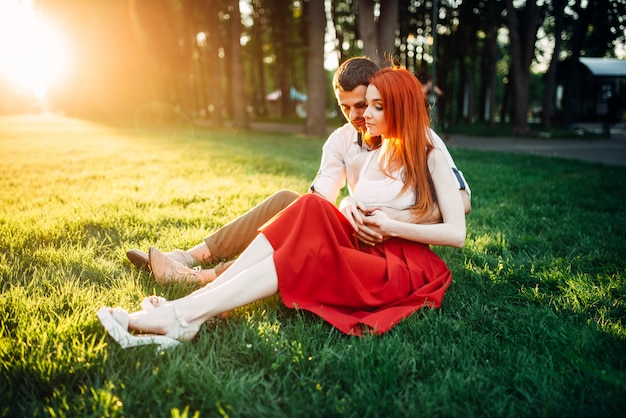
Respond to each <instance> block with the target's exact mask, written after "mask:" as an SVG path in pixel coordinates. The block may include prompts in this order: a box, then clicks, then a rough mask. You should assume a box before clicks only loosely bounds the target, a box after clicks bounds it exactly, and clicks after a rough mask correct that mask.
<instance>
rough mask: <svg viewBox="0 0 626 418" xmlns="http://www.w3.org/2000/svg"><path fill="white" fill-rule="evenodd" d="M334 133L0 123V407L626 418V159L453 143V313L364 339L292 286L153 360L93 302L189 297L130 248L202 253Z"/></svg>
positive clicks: (293, 178) (435, 313)
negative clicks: (467, 200)
mask: <svg viewBox="0 0 626 418" xmlns="http://www.w3.org/2000/svg"><path fill="white" fill-rule="evenodd" d="M322 143H323V139H322V138H319V139H307V138H302V137H297V136H291V135H278V134H267V133H258V132H256V133H238V132H234V131H226V130H221V131H210V130H206V129H205V130H200V129H198V128H193V127H191V126H189V125H184V124H181V125H178V126H175V127H172V128H169V129H167V128H163V127H161V128H159V129H150V128H149V127H148V126H146V125H145V124H143V123H141V124H137V126H133V127H124V126H119V125H118V126H111V125H108V126H107V125H99V124H95V123H90V122H86V121H80V120H72V119H64V118H54V117H47V118H38V117H27V116H20V117H3V118H0V150H1V153H0V185H1V186H0V201H1V202H2V205H1V206H0V280H1V282H0V286H1V288H0V289H1V293H0V320H1V324H0V416H7V417H14V416H54V417H60V416H94V417H96V416H111V417H143V416H194V415H195V416H201V417H216V416H230V417H257V416H272V417H298V416H301V417H310V416H319V417H326V416H349V417H375V416H392V417H417V416H429V417H430V416H442V417H457V416H458V417H491V416H498V417H537V416H547V417H553V416H580V417H589V416H597V417H607V416H609V417H610V416H615V417H617V416H622V414H623V411H624V410H625V409H626V328H625V323H624V321H625V314H626V284H625V282H624V280H625V276H626V262H625V261H624V259H625V256H626V244H625V243H624V237H626V209H625V206H624V200H625V198H626V183H625V182H624V181H623V179H624V178H626V169H624V168H620V167H609V166H603V165H598V164H588V163H583V162H575V161H568V160H559V159H547V158H541V157H535V156H525V155H507V154H494V153H484V152H478V151H469V150H457V149H454V150H452V153H453V156H454V157H455V160H456V162H457V164H458V165H459V166H460V167H461V168H462V169H463V171H464V173H465V175H466V178H467V179H468V181H469V182H470V183H471V186H472V191H473V199H472V201H473V207H474V210H473V212H472V213H471V214H470V215H469V216H468V218H467V219H468V238H467V243H466V246H465V247H464V248H463V249H451V248H435V250H436V251H437V252H438V253H439V254H441V256H442V257H443V258H444V259H445V260H446V262H447V263H448V265H449V266H450V268H451V270H452V272H453V276H454V281H453V284H452V286H451V287H450V289H449V291H448V293H447V294H446V297H445V299H444V302H443V305H442V307H441V308H440V309H438V310H424V311H421V312H418V313H416V314H414V315H413V316H411V317H410V318H409V319H407V320H405V321H403V322H402V323H400V324H399V325H398V326H397V327H395V328H394V329H393V330H392V331H390V332H389V333H387V334H385V335H383V336H371V337H366V338H356V337H348V336H345V335H343V334H341V333H340V332H338V331H336V330H334V329H333V328H331V327H330V326H329V325H327V324H326V323H324V322H323V321H322V320H320V319H319V318H317V317H314V316H313V315H310V314H308V313H304V312H296V311H292V310H289V309H286V308H284V307H282V306H281V304H280V302H279V300H278V298H277V297H273V298H270V299H267V300H264V301H261V302H257V303H255V304H253V305H251V306H249V307H246V308H242V309H239V310H237V311H235V312H234V313H233V315H232V316H231V317H230V318H229V319H227V320H215V321H212V322H210V323H208V324H207V325H206V326H205V327H204V328H203V329H202V331H201V332H200V334H199V335H198V337H197V338H196V339H195V340H194V341H192V342H189V343H185V344H182V345H181V346H179V347H178V348H176V349H175V350H172V351H170V352H164V353H160V354H158V355H155V353H154V351H153V349H152V348H149V347H140V348H136V349H131V350H126V351H125V350H122V349H121V348H120V347H119V346H117V345H116V344H115V343H114V342H113V341H112V340H111V339H110V338H108V337H107V336H106V334H105V331H104V330H103V328H102V327H101V326H100V325H99V323H98V322H97V319H96V316H95V312H96V310H97V309H98V308H99V307H101V306H102V305H113V306H116V305H120V306H124V307H126V308H128V309H138V305H139V302H140V301H141V300H142V298H143V297H144V296H146V295H149V294H152V293H156V294H162V295H164V296H165V297H167V298H175V297H179V296H182V295H184V294H186V293H188V292H189V291H190V290H191V289H192V287H190V286H184V285H178V286H173V285H170V286H160V285H157V284H156V283H155V282H154V281H153V280H152V279H151V278H150V276H149V274H148V273H146V272H140V271H137V270H135V269H134V268H132V267H131V266H130V264H129V263H128V261H127V260H126V258H125V255H124V253H125V251H126V249H128V248H133V247H134V248H143V249H146V248H147V247H148V246H149V245H156V246H157V247H159V248H161V249H163V250H170V249H173V248H188V247H190V246H192V245H195V244H197V243H199V242H200V241H201V239H202V238H203V237H204V236H205V235H206V234H207V233H208V232H210V231H212V230H214V229H216V228H218V227H219V226H220V225H223V224H224V223H226V222H228V221H229V220H231V219H233V218H234V217H235V216H237V215H239V214H241V213H243V212H244V211H245V210H247V209H248V208H250V207H252V206H253V205H254V204H256V203H258V202H259V201H261V200H262V199H263V198H265V197H267V196H268V195H270V194H271V193H273V192H275V191H276V190H279V189H282V188H288V189H293V190H297V191H305V190H306V189H307V187H308V185H309V182H310V181H311V179H312V178H313V177H314V175H315V173H316V171H317V167H318V163H319V158H320V150H321V145H322Z"/></svg>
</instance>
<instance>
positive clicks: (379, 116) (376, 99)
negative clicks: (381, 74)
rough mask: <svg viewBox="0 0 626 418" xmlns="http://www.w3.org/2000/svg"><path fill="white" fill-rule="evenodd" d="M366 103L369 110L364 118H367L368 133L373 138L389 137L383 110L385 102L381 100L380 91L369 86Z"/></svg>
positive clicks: (366, 110) (364, 114)
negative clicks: (379, 136)
mask: <svg viewBox="0 0 626 418" xmlns="http://www.w3.org/2000/svg"><path fill="white" fill-rule="evenodd" d="M365 101H366V102H367V109H365V112H364V113H363V117H364V118H365V127H366V128H367V132H368V133H369V134H370V135H371V136H378V135H382V136H383V137H385V136H387V120H386V119H385V112H384V110H383V101H382V99H381V98H380V93H378V89H377V88H376V87H375V86H373V85H372V84H370V85H369V86H367V92H366V93H365Z"/></svg>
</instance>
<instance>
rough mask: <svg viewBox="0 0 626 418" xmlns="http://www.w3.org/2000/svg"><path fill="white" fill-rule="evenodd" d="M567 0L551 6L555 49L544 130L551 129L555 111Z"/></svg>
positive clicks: (547, 83) (547, 82) (545, 95)
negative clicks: (556, 86)
mask: <svg viewBox="0 0 626 418" xmlns="http://www.w3.org/2000/svg"><path fill="white" fill-rule="evenodd" d="M566 5H567V1H565V0H553V2H552V4H551V5H550V6H549V7H550V9H549V11H550V16H551V19H550V20H552V22H553V31H552V34H553V38H554V48H553V49H552V57H551V58H550V66H549V67H548V71H547V72H546V76H545V90H544V93H543V111H542V114H541V126H542V128H544V129H550V126H551V122H552V113H553V111H554V90H555V85H556V74H557V66H558V64H559V54H560V52H561V45H562V39H563V29H564V22H565V6H566Z"/></svg>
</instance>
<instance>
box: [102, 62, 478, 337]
mask: <svg viewBox="0 0 626 418" xmlns="http://www.w3.org/2000/svg"><path fill="white" fill-rule="evenodd" d="M333 87H334V89H335V93H336V96H337V100H338V103H339V105H340V107H341V110H342V113H343V114H344V116H345V117H346V119H347V120H348V121H349V123H347V124H346V125H344V126H343V127H342V128H339V129H337V130H336V131H335V132H334V133H333V134H331V136H330V137H329V139H328V140H327V142H326V144H325V145H324V148H323V155H322V163H321V166H320V171H319V173H318V176H317V177H316V179H315V181H314V182H313V184H312V186H311V191H310V193H307V194H305V195H302V196H301V195H299V194H297V193H294V192H290V191H281V192H278V193H276V194H274V195H272V196H271V197H270V198H268V199H266V200H265V201H263V202H262V203H261V204H260V205H258V206H257V207H255V208H253V209H252V210H251V211H249V212H247V213H246V214H244V215H243V216H241V217H240V218H237V219H236V220H234V221H233V222H231V223H229V224H227V225H225V226H224V227H223V228H222V229H221V230H220V231H218V232H216V233H215V234H213V235H211V236H210V237H207V238H206V239H205V241H204V242H203V243H201V244H199V245H197V246H196V247H193V248H191V249H190V250H188V251H182V250H174V251H173V252H172V253H162V252H160V251H159V250H157V249H156V248H153V247H152V248H150V250H149V253H148V254H145V253H142V252H140V251H137V250H130V251H128V253H127V255H128V257H129V259H130V260H131V262H133V264H135V265H136V266H138V267H143V266H145V265H148V266H149V268H150V270H151V271H152V274H153V276H154V277H155V279H156V280H157V282H159V283H167V282H170V281H180V280H185V281H197V282H200V283H203V284H205V286H204V287H202V288H200V289H198V290H196V291H194V292H192V293H191V294H189V295H188V296H185V297H183V298H180V299H177V300H174V301H166V300H165V299H163V298H161V297H157V296H150V297H148V298H146V299H145V300H144V301H143V302H142V303H141V307H142V308H143V310H140V311H137V312H133V313H130V314H129V313H127V312H126V311H125V310H123V309H122V308H115V309H111V308H108V307H104V308H102V309H100V310H99V311H98V317H99V319H100V321H101V322H102V324H103V325H104V327H105V328H106V329H107V331H108V333H109V334H110V335H111V336H112V337H113V338H114V339H115V340H116V341H117V342H118V343H120V344H121V345H122V347H125V348H126V347H132V346H137V345H143V344H158V345H159V348H167V347H170V346H174V345H176V344H178V343H179V341H183V340H189V339H192V338H194V337H195V336H196V334H197V333H198V331H199V329H200V327H201V326H202V324H203V323H205V322H206V321H208V320H209V319H211V318H213V317H216V316H219V315H221V314H223V313H225V312H228V311H231V310H233V309H235V308H239V307H242V306H245V305H248V304H250V303H252V302H255V301H257V300H260V299H263V298H266V297H269V296H271V295H274V294H276V293H279V294H280V297H281V300H282V302H283V303H284V304H285V306H287V307H289V308H297V309H304V310H307V311H309V312H312V313H315V314H317V315H319V316H320V317H322V318H323V319H324V320H326V321H327V322H329V323H330V324H332V325H333V326H334V327H336V328H337V329H339V330H341V331H342V332H344V333H346V334H351V335H362V334H364V333H384V332H386V331H388V330H389V329H390V328H391V327H392V326H393V325H395V324H396V323H398V322H399V321H401V320H402V319H404V318H406V317H408V316H409V315H411V314H412V313H413V312H415V311H416V310H418V309H420V308H421V307H423V306H428V307H438V306H440V304H441V301H442V298H443V295H444V293H445V291H446V289H447V288H448V286H449V285H450V282H451V273H450V271H449V269H448V268H447V266H446V265H445V263H444V262H443V261H442V260H441V259H440V258H439V257H438V256H437V255H436V254H435V253H434V252H432V251H431V250H430V248H429V245H431V244H432V245H447V246H453V247H461V246H463V244H464V241H465V232H466V230H465V213H468V212H469V210H470V200H469V196H470V195H469V189H468V187H467V185H466V183H465V180H464V178H463V175H462V174H461V173H460V172H459V171H458V170H457V169H456V167H455V165H454V162H453V160H452V158H451V157H450V154H449V153H448V151H447V149H446V147H445V145H444V144H443V141H441V139H440V138H439V137H438V136H437V135H436V134H435V133H434V132H433V131H432V130H431V129H430V128H429V118H428V112H427V108H426V101H425V98H424V95H423V93H422V88H421V87H422V86H421V84H420V82H419V81H418V80H417V78H416V77H415V76H414V75H413V74H412V73H410V72H409V71H407V70H405V69H402V68H397V67H394V68H385V69H382V70H379V69H378V67H377V66H376V65H375V64H374V63H373V62H372V61H370V60H368V59H367V58H352V59H350V60H348V61H346V62H345V63H343V64H342V65H341V66H340V67H339V69H338V70H337V72H336V73H335V76H334V79H333ZM346 179H347V183H348V187H349V190H350V197H347V198H346V199H344V200H343V201H342V202H341V204H340V206H339V209H337V208H336V207H335V206H334V205H333V203H332V202H334V201H335V200H336V199H337V197H338V195H339V191H340V189H341V187H342V186H343V185H344V184H345V182H346ZM237 255H239V256H238V257H237V258H236V260H235V261H232V262H229V263H227V264H225V265H223V264H220V265H217V266H216V267H215V268H212V269H201V268H200V267H197V265H198V264H203V263H210V262H212V261H213V260H218V259H220V258H232V257H236V256H237ZM129 330H130V331H137V332H136V333H130V332H129Z"/></svg>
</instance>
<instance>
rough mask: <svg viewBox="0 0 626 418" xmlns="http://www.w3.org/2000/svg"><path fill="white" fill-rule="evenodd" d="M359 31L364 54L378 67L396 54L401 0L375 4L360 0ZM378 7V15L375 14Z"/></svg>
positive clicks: (388, 0) (367, 0)
mask: <svg viewBox="0 0 626 418" xmlns="http://www.w3.org/2000/svg"><path fill="white" fill-rule="evenodd" d="M358 4H359V15H358V29H359V35H360V38H361V40H362V41H363V53H364V54H365V55H366V56H368V57H370V58H371V59H372V60H373V61H374V62H376V63H377V64H378V65H382V63H383V62H384V61H385V58H387V57H389V56H391V55H393V53H394V52H395V49H396V48H395V42H396V29H397V28H398V18H399V10H400V5H399V0H387V1H384V2H383V1H381V2H380V3H377V4H376V5H375V4H374V0H359V3H358ZM376 6H377V7H378V15H376V13H375V12H374V11H375V10H376Z"/></svg>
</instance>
